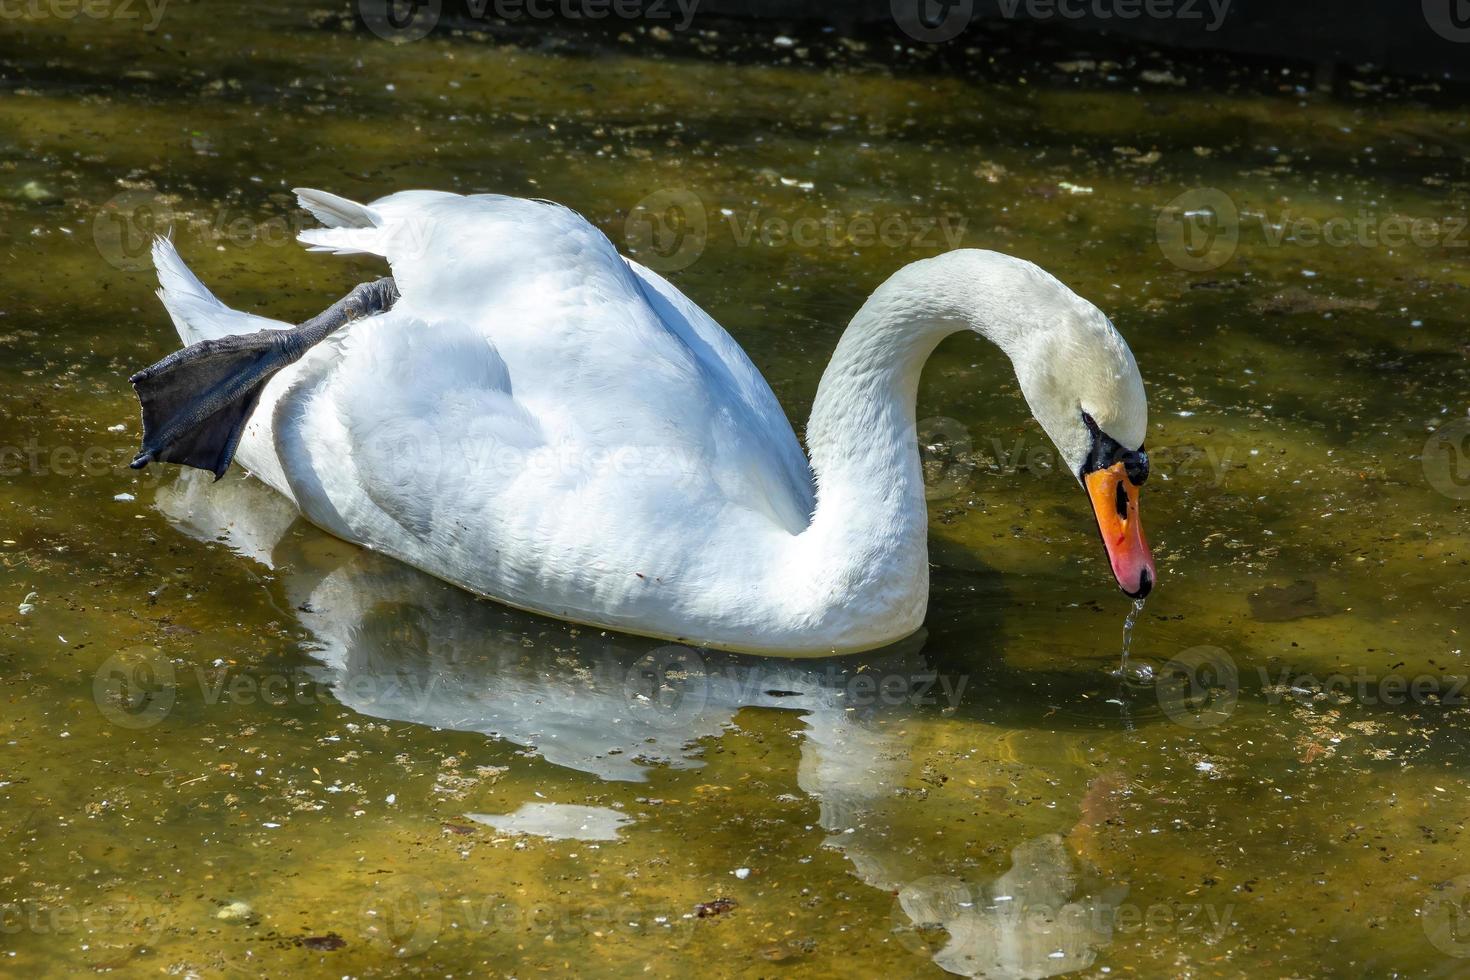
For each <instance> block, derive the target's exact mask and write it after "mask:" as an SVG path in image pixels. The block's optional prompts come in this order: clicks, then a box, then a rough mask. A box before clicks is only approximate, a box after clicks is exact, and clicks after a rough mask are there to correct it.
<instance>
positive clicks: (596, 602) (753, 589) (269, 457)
mask: <svg viewBox="0 0 1470 980" xmlns="http://www.w3.org/2000/svg"><path fill="white" fill-rule="evenodd" d="M298 195H299V198H300V201H301V203H302V205H303V206H304V207H306V208H307V209H308V210H310V211H311V212H312V213H313V214H314V215H316V217H317V218H318V219H319V220H321V221H322V222H323V224H325V225H327V226H328V227H326V228H323V229H315V230H311V231H307V232H303V233H302V234H301V236H300V237H301V240H302V241H303V242H306V243H308V244H310V245H312V246H314V247H315V249H316V250H328V251H335V252H338V253H353V252H369V253H373V254H376V255H382V256H384V257H386V258H387V259H388V262H389V263H390V264H391V266H392V269H393V275H394V278H395V280H396V282H397V287H398V290H399V292H400V294H401V296H400V298H399V299H398V301H397V303H396V305H394V306H393V307H392V308H391V309H389V310H387V311H386V312H382V313H379V314H377V315H374V316H370V317H368V318H366V319H362V320H359V321H358V322H355V323H353V324H352V325H351V326H350V327H349V328H348V329H344V330H341V331H340V332H338V333H335V334H333V335H331V336H330V337H328V338H327V339H326V340H324V341H322V342H320V343H319V344H317V345H316V346H315V347H314V348H312V349H311V350H310V351H309V352H308V353H306V355H305V356H304V357H302V358H301V359H300V360H299V361H297V362H296V363H294V364H292V365H291V366H290V367H288V368H286V369H284V370H281V371H280V372H279V374H277V375H275V376H274V377H273V378H272V379H271V380H270V381H269V383H268V384H266V385H265V386H264V389H263V391H262V393H261V396H260V402H259V406H258V408H257V409H256V410H255V411H254V412H253V414H250V415H249V421H248V423H246V425H245V430H244V433H243V437H242V438H241V440H240V443H239V450H238V455H239V458H240V459H241V461H242V462H243V463H244V465H245V466H246V467H248V468H249V469H250V470H251V471H252V472H253V473H254V474H255V475H256V476H258V477H259V478H260V479H262V480H264V481H265V482H266V483H267V484H269V485H270V486H272V487H274V488H275V489H276V490H278V491H279V492H281V493H282V494H284V495H285V496H287V497H288V498H290V500H291V501H292V502H294V503H295V505H296V506H297V507H298V508H299V509H300V510H301V512H302V513H303V514H304V515H305V516H306V517H307V518H308V519H309V520H311V521H312V522H313V523H315V524H317V525H319V526H321V527H323V528H325V529H326V530H328V531H331V532H332V533H334V534H336V535H338V536H340V537H342V538H345V539H347V540H349V541H353V542H357V543H359V544H361V545H363V546H365V547H368V548H372V549H374V550H377V551H381V552H384V553H387V554H390V555H393V556H395V557H397V558H398V559H400V560H402V561H404V562H407V563H408V564H410V565H414V566H416V567H418V568H420V569H423V570H424V571H426V572H429V573H430V574H433V575H436V576H438V577H440V578H443V579H446V580H448V581H450V582H453V583H455V584H457V585H460V586H462V587H464V588H466V589H468V590H470V591H472V592H476V593H479V594H481V595H485V596H489V597H492V598H494V599H497V600H499V601H501V602H504V603H507V604H509V605H512V606H517V607H521V608H524V609H528V610H532V611H535V612H539V613H543V614H546V615H549V616H554V617H557V618H561V619H566V620H572V621H575V622H581V623H586V624H589V625H595V626H600V627H607V628H610V629H615V630H621V631H624V632H629V633H638V634H644V635H648V636H655V637H663V638H668V639H672V640H678V641H681V642H687V643H691V644H696V645H702V646H708V647H715V648H721V649H728V650H737V651H746V652H755V653H763V654H780V655H788V656H816V655H824V654H830V653H845V652H855V651H860V650H866V649H871V648H875V647H879V646H882V645H885V644H887V643H890V642H892V641H895V640H897V639H900V638H902V637H904V636H906V635H908V634H909V633H911V632H913V631H914V630H916V629H917V628H918V627H919V626H920V624H921V622H922V620H923V618H924V612H925V607H926V605H927V601H928V584H929V569H928V552H927V541H926V534H927V516H926V507H925V500H924V484H923V479H922V473H921V470H920V462H919V455H918V447H917V441H916V434H915V421H914V403H915V395H916V389H917V385H918V381H919V372H920V368H921V367H922V366H923V364H924V361H925V359H926V358H927V357H928V356H929V354H930V352H931V351H933V349H934V347H935V346H936V345H937V344H938V343H939V341H940V340H941V339H942V338H944V337H945V336H947V335H949V334H951V333H954V332H956V331H959V330H963V329H971V330H974V331H976V332H977V333H979V334H981V335H982V336H984V337H987V338H988V339H990V340H991V341H993V342H994V343H995V344H996V345H997V346H999V347H1000V348H1001V350H1003V351H1004V352H1005V353H1006V354H1007V355H1008V356H1009V357H1010V359H1011V361H1012V363H1013V365H1014V367H1015V370H1016V374H1017V377H1018V378H1019V380H1020V384H1021V389H1022V391H1023V393H1024V394H1025V397H1026V400H1027V403H1028V404H1029V405H1030V407H1031V411H1032V413H1033V414H1034V415H1035V417H1036V418H1037V420H1038V421H1039V422H1040V423H1041V425H1042V427H1043V428H1044V429H1045V430H1046V432H1047V434H1048V435H1049V436H1050V437H1051V439H1052V441H1053V442H1054V443H1055V444H1056V446H1057V449H1058V450H1059V451H1060V453H1061V457H1062V459H1063V460H1065V462H1066V465H1067V466H1068V468H1069V469H1070V470H1071V471H1072V472H1073V473H1074V474H1075V475H1076V476H1077V477H1078V479H1079V480H1080V481H1082V482H1083V484H1084V486H1085V488H1086V489H1087V491H1088V493H1089V496H1090V497H1091V499H1092V503H1093V506H1094V509H1095V512H1096V515H1097V518H1098V522H1099V527H1100V530H1101V531H1102V534H1103V538H1104V543H1105V544H1106V546H1107V549H1108V553H1109V556H1110V559H1111V562H1112V566H1113V570H1114V572H1115V573H1116V575H1117V578H1118V581H1119V584H1120V586H1121V587H1122V588H1123V590H1124V591H1125V592H1126V593H1128V594H1130V595H1141V594H1146V593H1147V592H1148V590H1149V589H1150V588H1151V587H1152V584H1153V581H1154V578H1155V574H1154V570H1153V565H1152V562H1151V559H1150V557H1149V553H1148V547H1147V545H1146V543H1145V542H1144V539H1143V536H1142V529H1141V527H1140V524H1139V520H1138V484H1140V483H1142V482H1143V479H1144V478H1146V476H1147V456H1146V455H1145V454H1144V453H1143V451H1142V446H1143V441H1144V433H1145V429H1146V427H1147V407H1146V402H1145V397H1144V391H1143V384H1142V381H1141V379H1140V378H1139V374H1138V368H1137V365H1136V364H1135V362H1134V359H1133V355H1132V353H1131V352H1130V351H1129V349H1128V346H1127V344H1126V343H1125V342H1124V340H1123V338H1122V337H1121V336H1120V335H1119V334H1118V332H1117V331H1116V330H1115V329H1114V328H1113V325H1112V324H1111V323H1110V322H1109V321H1108V319H1107V317H1106V316H1104V315H1103V314H1102V313H1101V312H1100V311H1099V310H1098V309H1097V308H1096V307H1094V306H1093V305H1092V304H1091V303H1088V302H1087V301H1085V300H1083V299H1081V298H1080V297H1078V296H1077V295H1076V294H1074V293H1073V292H1072V291H1071V290H1069V289H1067V288H1066V287H1065V286H1063V285H1062V284H1061V283H1060V282H1058V281H1057V280H1056V279H1054V278H1053V277H1052V276H1050V275H1048V274H1047V273H1046V272H1044V271H1042V270H1041V269H1040V268H1038V267H1037V266H1035V265H1033V264H1031V263H1029V262H1025V261H1022V260H1020V259H1016V258H1012V257H1010V256H1006V255H1002V254H999V253H996V252H986V251H978V250H973V249H965V250H960V251H955V252H950V253H948V254H945V255H940V256H938V257H935V258H932V259H926V260H923V261H919V262H915V263H913V264H911V265H909V266H906V267H904V268H903V269H900V270H899V271H898V272H897V273H895V274H894V275H893V277H892V278H890V279H889V280H888V281H887V282H885V283H884V284H883V285H882V286H880V287H879V288H878V289H877V290H876V291H875V292H874V293H873V295H872V296H871V297H869V299H868V301H867V302H866V303H865V304H864V305H863V307H862V309H861V310H859V311H858V313H857V315H856V316H855V317H854V318H853V320H852V323H851V324H850V325H849V326H848V328H847V331H846V333H844V334H843V336H842V339H841V341H840V342H839V343H838V345H837V350H836V352H835V353H834V355H833V357H832V360H831V363H830V364H829V365H828V366H827V369H826V371H825V373H824V374H823V376H822V380H821V385H820V387H819V389H818V391H817V396H816V400H815V403H814V404H813V406H812V414H811V420H810V422H809V424H808V426H807V445H808V447H809V448H810V451H811V459H810V462H808V460H807V457H806V456H805V455H804V454H803V452H802V450H801V447H800V445H799V443H798V442H797V439H796V436H795V434H794V433H793V431H792V429H791V426H790V424H789V423H788V422H787V420H786V417H785V415H784V413H783V412H782V410H781V407H780V405H779V404H778V403H777V401H776V398H775V396H774V395H773V394H772V392H771V390H770V387H769V386H768V385H767V384H766V382H765V380H764V379H763V378H762V377H761V375H760V374H759V372H758V371H757V370H756V369H755V367H754V366H753V365H752V364H751V362H750V360H749V359H748V358H747V357H746V356H745V353H744V352H743V351H742V350H741V349H740V347H739V346H738V345H737V344H736V343H735V341H734V340H733V339H731V338H730V336H729V335H728V334H726V333H725V331H724V330H722V329H721V328H720V326H719V325H718V324H717V323H715V322H714V320H712V319H711V318H710V317H709V316H708V315H706V314H705V313H704V312H703V311H702V310H701V309H700V308H699V307H697V306H696V305H695V304H694V303H693V302H691V301H690V300H689V299H688V298H686V297H685V296H684V295H683V294H682V293H680V292H679V291H678V290H677V289H675V288H674V287H673V286H671V285H670V284H669V283H668V282H667V281H665V280H664V279H663V278H662V277H660V276H658V275H657V274H655V273H653V272H651V271H649V270H648V269H645V268H643V267H642V266H640V265H638V264H637V263H635V262H632V261H629V260H627V259H624V258H623V257H621V256H620V255H619V254H618V252H617V250H616V249H615V248H614V247H613V245H612V244H611V243H610V242H609V241H608V239H607V238H606V237H605V236H604V235H603V234H602V233H601V232H599V231H598V230H597V229H596V228H594V227H593V226H592V225H590V224H589V223H588V222H586V221H585V220H583V219H582V218H581V217H580V216H578V215H577V214H575V213H573V212H572V211H569V210H567V209H565V208H562V207H559V206H556V205H553V204H548V203H544V202H538V201H528V200H520V199H515V198H507V197H500V196H492V195H476V196H469V197H463V196H459V195H456V194H448V193H438V192H431V191H408V192H404V193H399V194H393V195H391V196H389V197H385V198H383V199H381V200H378V201H375V202H373V203H372V204H371V205H367V206H363V205H360V204H355V203H353V202H350V201H346V200H344V199H342V198H338V197H335V196H333V195H330V194H326V193H323V192H320V191H312V190H301V191H298ZM154 261H155V264H156V266H157V268H158V273H159V279H160V282H161V284H162V289H161V290H160V291H159V292H160V296H161V297H162V299H163V302H164V304H165V306H166V307H167V308H168V311H169V313H170V315H171V316H172V318H173V320H174V323H175V325H176V326H177V327H178V330H179V334H180V336H181V337H182V338H183V339H184V340H185V341H186V342H190V343H194V342H198V341H201V340H207V339H210V338H220V337H225V336H229V335H236V334H242V333H246V332H249V331H254V330H260V329H268V330H279V329H284V328H287V327H288V326H289V325H287V324H283V323H278V322H274V321H269V320H264V319H262V318H259V317H255V316H251V315H249V314H245V313H240V312H237V311H234V310H231V309H229V308H228V307H226V306H224V305H223V304H222V303H220V302H219V301H218V300H217V299H215V298H214V296H213V295H211V294H210V292H209V291H208V290H207V289H206V288H205V287H204V286H203V285H202V284H201V283H200V282H199V281H198V280H197V279H196V278H195V277H194V276H193V274H192V273H190V272H189V270H188V269H187V268H186V267H185V266H184V264H183V262H182V261H181V260H180V259H179V257H178V255H177V254H176V252H175V251H174V249H173V246H172V245H171V244H170V243H169V242H167V241H165V240H159V241H158V242H157V243H156V246H155V248H154ZM152 370H154V369H150V371H152ZM145 374H146V372H145ZM139 377H140V378H141V377H143V375H139ZM158 458H163V457H161V456H160V457H158ZM146 461H147V457H146V455H140V465H141V463H142V462H146Z"/></svg>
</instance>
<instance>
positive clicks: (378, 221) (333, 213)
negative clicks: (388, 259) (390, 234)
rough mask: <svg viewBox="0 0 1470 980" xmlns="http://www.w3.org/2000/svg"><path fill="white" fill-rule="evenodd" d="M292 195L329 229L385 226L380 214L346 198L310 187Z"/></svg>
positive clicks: (296, 189) (296, 190)
mask: <svg viewBox="0 0 1470 980" xmlns="http://www.w3.org/2000/svg"><path fill="white" fill-rule="evenodd" d="M292 193H294V194H295V195H296V200H297V201H298V202H299V203H300V204H301V206H302V207H303V208H305V209H306V210H308V211H310V212H311V213H312V216H313V217H315V218H316V220H318V221H320V222H321V223H322V224H324V225H326V226H327V227H328V228H379V227H381V226H382V224H383V219H382V216H381V215H379V214H378V212H376V211H374V210H373V209H372V208H370V207H368V206H367V205H365V204H358V203H357V202H356V201H349V200H347V198H345V197H338V196H337V195H336V194H328V193H327V192H326V191H319V190H314V189H312V188H310V187H297V188H294V189H293V191H292Z"/></svg>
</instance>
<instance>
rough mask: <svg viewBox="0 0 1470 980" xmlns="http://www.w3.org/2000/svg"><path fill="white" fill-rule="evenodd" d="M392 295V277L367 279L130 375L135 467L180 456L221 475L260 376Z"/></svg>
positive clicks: (384, 305)
mask: <svg viewBox="0 0 1470 980" xmlns="http://www.w3.org/2000/svg"><path fill="white" fill-rule="evenodd" d="M397 301H398V287H397V285H395V284H394V282H393V280H392V278H391V277H390V278H384V279H379V280H378V281H377V282H365V283H363V284H362V285H360V286H358V287H356V288H355V289H353V290H352V292H350V293H348V294H347V295H346V296H345V297H343V298H342V299H340V300H338V301H337V302H335V303H333V304H332V305H331V306H330V307H328V308H327V309H326V310H325V311H323V312H322V313H320V314H318V315H317V316H314V317H312V318H311V319H310V320H307V321H306V322H305V323H303V324H301V326H299V327H292V328H291V329H289V330H261V331H258V332H256V333H249V334H235V335H233V336H229V337H218V338H215V339H213V340H202V341H200V342H199V343H197V344H191V345H189V346H188V347H185V348H184V349H183V350H181V351H176V352H174V353H173V354H170V355H169V356H168V357H165V358H164V359H163V360H161V361H159V362H158V363H157V364H155V365H153V366H152V367H150V368H145V369H143V370H142V371H139V372H138V373H137V374H135V375H133V376H132V377H131V378H129V379H128V380H129V381H131V382H132V383H133V387H134V388H135V389H136V390H137V393H138V401H140V402H142V403H143V446H142V448H141V449H140V450H139V451H138V456H137V458H136V459H134V460H133V462H132V467H133V469H141V468H143V467H144V466H147V465H148V464H149V463H153V462H158V463H180V464H182V465H184V466H193V467H196V468H198V469H201V470H208V471H209V472H211V473H213V474H214V476H215V479H219V478H220V477H222V476H224V475H225V471H226V470H227V469H229V468H230V461H231V460H233V459H234V458H235V450H236V449H237V448H238V447H239V445H240V436H241V434H242V433H244V431H245V423H246V421H247V420H249V418H250V413H251V412H253V411H254V410H255V406H256V404H257V403H258V402H259V401H260V392H261V389H262V388H264V387H265V383H266V382H267V381H269V380H270V379H271V377H272V376H273V375H274V374H275V373H276V372H277V371H279V370H281V369H282V368H284V367H286V366H288V365H290V364H293V363H295V362H296V361H298V360H300V359H301V357H302V355H304V354H305V353H306V352H307V351H309V350H310V349H311V348H312V347H315V346H316V345H317V344H319V343H320V342H321V341H322V340H324V339H325V338H326V337H327V335H328V334H331V333H332V332H333V331H335V330H337V329H339V328H341V327H343V326H345V325H346V324H348V323H351V322H352V321H353V320H357V319H359V318H361V317H365V316H371V315H373V314H374V313H381V312H383V311H384V310H388V309H391V308H392V306H393V304H394V303H396V302H397Z"/></svg>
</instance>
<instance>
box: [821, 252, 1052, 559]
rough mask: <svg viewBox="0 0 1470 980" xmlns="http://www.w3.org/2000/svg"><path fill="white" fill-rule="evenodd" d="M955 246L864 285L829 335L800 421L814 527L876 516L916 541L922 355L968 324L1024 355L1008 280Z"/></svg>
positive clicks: (866, 521)
mask: <svg viewBox="0 0 1470 980" xmlns="http://www.w3.org/2000/svg"><path fill="white" fill-rule="evenodd" d="M956 254H957V253H950V254H949V255H945V256H940V257H938V258H936V259H929V260H926V261H923V262H916V263H913V264H912V265H909V266H905V267H904V268H903V269H900V270H899V271H898V272H897V273H895V274H894V275H893V276H892V277H891V278H890V279H889V280H888V281H887V282H885V283H883V285H881V286H879V287H878V289H877V290H875V291H874V292H873V294H872V296H870V297H869V298H868V301H867V302H866V303H864V304H863V307H862V309H860V310H859V311H858V312H857V315H856V316H854V317H853V319H852V322H851V323H850V324H849V325H848V328H847V330H846V331H845V332H844V333H843V335H842V339H841V340H839V341H838V343H837V349H836V350H835V351H834V352H833V354H832V360H831V362H830V363H829V364H828V365H827V369H826V371H825V372H824V373H823V374H822V380H821V383H820V385H819V386H818V388H817V396H816V400H815V401H814V402H813V404H812V414H811V419H810V421H809V422H808V424H807V432H806V439H807V448H808V451H809V452H810V454H811V462H812V472H813V475H814V476H815V477H816V482H817V509H816V513H815V515H814V516H813V526H814V527H816V526H818V525H822V524H826V523H828V522H833V521H837V522H841V523H843V524H845V525H847V526H849V527H850V526H852V523H853V522H860V523H861V524H863V525H864V527H865V528H867V527H871V526H872V522H873V521H882V522H884V523H886V524H887V525H889V526H893V527H895V528H900V529H903V530H907V531H909V532H910V533H913V532H914V531H915V530H916V531H917V533H918V536H919V543H920V545H921V546H922V544H923V532H924V530H925V526H926V524H925V522H926V516H925V507H924V488H923V478H922V473H921V471H920V463H919V451H918V436H917V431H916V426H915V419H914V405H915V402H916V399H917V396H918V387H919V375H920V373H921V372H922V370H923V367H924V362H925V361H927V360H928V359H929V355H930V354H931V353H933V351H934V348H935V347H937V346H938V345H939V342H940V341H941V340H943V339H944V338H945V337H948V336H949V335H950V334H952V333H956V332H958V331H960V330H967V329H968V330H974V331H976V332H977V333H979V334H981V335H982V336H984V337H986V338H988V339H989V340H991V341H992V342H994V343H995V344H996V345H997V346H999V347H1000V348H1001V349H1002V350H1003V351H1005V352H1006V354H1007V355H1008V356H1010V357H1011V358H1012V360H1015V359H1017V357H1018V356H1024V347H1025V345H1024V343H1023V338H1024V334H1025V331H1024V321H1023V318H1021V317H1020V316H1018V311H1017V310H1016V309H1015V308H1014V303H1010V304H1008V302H1007V299H1006V296H1007V292H1008V290H1007V289H1005V288H989V286H990V284H988V283H987V279H988V277H987V276H986V275H985V272H986V271H987V266H988V265H989V264H990V260H988V259H976V258H974V257H971V258H970V259H969V261H968V262H966V263H963V264H962V263H960V262H957V261H955V260H954V259H953V258H952V256H954V255H956ZM972 254H976V253H972ZM977 254H978V255H981V256H992V255H994V253H977ZM994 260H995V261H999V260H1005V262H1007V263H1010V262H1014V261H1015V260H1011V259H1009V258H1008V257H1006V256H994ZM995 285H996V286H997V287H999V286H1002V285H1003V284H1000V283H997V284H995ZM1008 305H1009V306H1010V307H1011V308H1009V309H1008V308H1007V306H1008ZM885 538H886V540H890V541H891V537H887V536H885Z"/></svg>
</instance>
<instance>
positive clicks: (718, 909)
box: [694, 898, 737, 919]
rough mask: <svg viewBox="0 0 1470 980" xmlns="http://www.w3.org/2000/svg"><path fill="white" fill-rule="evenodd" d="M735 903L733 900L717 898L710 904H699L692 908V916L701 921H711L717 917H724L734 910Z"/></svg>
mask: <svg viewBox="0 0 1470 980" xmlns="http://www.w3.org/2000/svg"><path fill="white" fill-rule="evenodd" d="M736 904H737V903H736V901H735V899H733V898H717V899H715V900H714V901H712V902H700V903H699V904H698V905H696V906H694V914H695V915H696V916H698V917H699V918H701V919H712V918H714V917H715V916H717V915H724V914H725V913H726V912H729V911H730V910H731V909H733V908H735V906H736Z"/></svg>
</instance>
